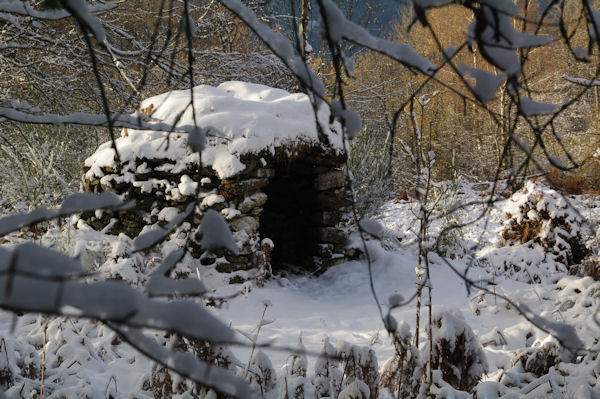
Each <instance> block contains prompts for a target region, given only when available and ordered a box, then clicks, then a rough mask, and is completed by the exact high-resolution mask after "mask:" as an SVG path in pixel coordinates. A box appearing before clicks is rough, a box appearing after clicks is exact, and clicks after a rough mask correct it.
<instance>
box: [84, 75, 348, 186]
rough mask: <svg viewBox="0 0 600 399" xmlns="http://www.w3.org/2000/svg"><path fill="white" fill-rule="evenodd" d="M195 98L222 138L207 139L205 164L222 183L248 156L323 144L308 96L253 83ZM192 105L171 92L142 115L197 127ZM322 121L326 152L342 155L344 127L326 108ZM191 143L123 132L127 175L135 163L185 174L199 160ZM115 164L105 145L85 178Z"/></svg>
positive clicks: (207, 124) (200, 117) (200, 116)
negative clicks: (146, 162)
mask: <svg viewBox="0 0 600 399" xmlns="http://www.w3.org/2000/svg"><path fill="white" fill-rule="evenodd" d="M193 96H194V110H195V114H196V118H195V119H196V124H197V126H199V127H201V128H203V129H206V128H211V129H210V131H211V132H212V133H216V132H220V133H217V134H219V135H220V136H221V137H208V138H207V142H206V148H205V149H204V150H203V151H202V163H203V164H204V165H208V166H212V168H213V169H214V170H215V171H216V172H217V174H218V175H219V177H220V178H222V179H224V178H229V177H232V176H234V175H236V174H237V173H239V172H241V171H242V170H244V169H245V165H244V164H243V163H242V162H241V161H240V157H241V156H242V155H244V154H248V153H259V152H261V151H263V150H267V151H270V152H271V153H274V152H275V149H276V148H279V147H290V148H292V147H294V146H297V145H299V144H307V145H314V146H320V145H321V144H322V143H321V142H320V140H319V135H318V131H317V124H316V121H315V112H314V110H313V106H312V104H311V102H310V100H309V98H308V96H307V95H306V94H302V93H293V94H292V93H288V92H287V91H285V90H280V89H274V88H271V87H268V86H263V85H258V84H253V83H245V82H225V83H223V84H221V85H219V86H218V87H212V86H205V85H201V86H196V87H194V89H193ZM190 99H191V93H190V90H178V91H171V92H167V93H164V94H160V95H157V96H154V97H151V98H149V99H147V100H144V101H143V102H142V104H141V106H140V109H141V110H146V113H148V111H149V110H151V112H150V116H149V118H151V119H152V120H158V121H162V122H166V123H169V124H172V123H175V122H176V121H177V123H176V126H177V127H183V126H188V127H189V126H193V125H194V119H193V111H192V107H191V106H190ZM178 118H179V120H177V119H178ZM317 119H318V121H319V124H320V125H321V129H322V132H323V133H324V135H325V137H327V139H328V141H329V143H328V144H327V149H328V150H329V151H334V152H337V153H341V152H342V151H343V141H342V140H343V139H342V134H341V132H342V129H341V125H340V124H339V123H338V122H334V123H333V124H330V123H329V119H330V111H329V107H328V106H327V104H325V103H322V104H321V105H320V107H319V109H318V112H317ZM182 130H185V129H182ZM209 136H210V135H209ZM167 137H168V144H167V140H166V138H167ZM187 140H188V136H187V134H184V133H171V134H168V133H166V132H152V131H138V130H132V129H123V131H122V132H121V137H120V138H118V139H117V140H116V144H117V150H118V152H119V157H120V159H121V161H122V162H123V165H124V169H125V170H124V173H125V174H126V172H127V169H128V168H129V169H132V170H130V171H129V172H132V173H135V172H136V170H135V169H136V168H137V167H138V166H136V165H135V162H134V161H135V160H136V158H137V159H168V160H170V161H173V162H174V163H172V164H171V163H165V164H164V165H161V170H162V171H165V172H173V173H177V172H180V171H182V170H185V169H186V167H188V166H189V165H191V164H195V163H197V161H198V154H197V153H192V152H191V151H190V150H188V148H187ZM127 161H129V164H128V165H127V164H126V163H127ZM115 163H116V162H115V153H114V150H113V148H112V144H111V143H110V142H108V143H104V144H102V145H101V146H100V147H99V148H98V150H97V151H96V152H95V153H94V154H93V155H92V156H90V157H89V158H88V159H87V160H86V161H85V166H86V167H88V168H89V170H88V172H87V173H86V177H87V178H92V177H94V176H96V177H101V176H103V172H102V168H111V169H113V170H114V166H115ZM137 172H138V173H140V171H137ZM141 173H143V172H141ZM126 180H127V179H126Z"/></svg>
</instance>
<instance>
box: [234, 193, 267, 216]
mask: <svg viewBox="0 0 600 399" xmlns="http://www.w3.org/2000/svg"><path fill="white" fill-rule="evenodd" d="M266 203H267V194H265V193H255V194H252V195H251V196H249V197H245V198H244V200H243V201H242V203H241V204H239V205H238V209H239V210H240V212H242V213H248V212H250V211H251V210H253V209H255V208H258V207H262V206H263V205H264V204H266Z"/></svg>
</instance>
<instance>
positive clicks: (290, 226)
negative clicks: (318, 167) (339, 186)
mask: <svg viewBox="0 0 600 399" xmlns="http://www.w3.org/2000/svg"><path fill="white" fill-rule="evenodd" d="M313 183H314V173H313V171H312V167H311V166H310V165H308V164H306V163H304V162H292V163H287V164H280V165H277V166H276V168H275V176H273V177H272V178H271V179H269V185H268V186H267V187H265V189H264V192H265V194H267V203H266V204H265V206H264V210H263V213H262V215H261V216H260V236H261V237H262V238H266V237H268V238H270V239H271V240H273V243H274V244H275V248H274V249H273V252H272V254H271V265H272V268H273V271H277V270H282V269H288V268H289V267H290V266H296V267H301V268H306V269H311V270H312V268H313V265H314V262H313V253H314V251H315V245H316V244H315V242H316V240H315V226H314V224H313V221H314V215H315V197H316V195H315V194H316V192H315V189H314V187H313Z"/></svg>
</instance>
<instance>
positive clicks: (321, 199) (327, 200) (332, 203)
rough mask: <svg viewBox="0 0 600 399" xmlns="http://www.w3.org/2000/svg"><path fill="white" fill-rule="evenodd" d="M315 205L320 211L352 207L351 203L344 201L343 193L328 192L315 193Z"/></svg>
mask: <svg viewBox="0 0 600 399" xmlns="http://www.w3.org/2000/svg"><path fill="white" fill-rule="evenodd" d="M336 191H337V190H336ZM317 205H318V206H319V208H321V209H329V210H331V209H333V210H336V209H341V208H346V207H348V206H350V205H352V201H350V200H349V199H346V198H345V196H344V193H340V192H329V191H328V192H320V193H317Z"/></svg>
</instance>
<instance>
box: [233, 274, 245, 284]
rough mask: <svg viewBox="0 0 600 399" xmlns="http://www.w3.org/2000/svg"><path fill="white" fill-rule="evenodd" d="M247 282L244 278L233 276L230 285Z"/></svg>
mask: <svg viewBox="0 0 600 399" xmlns="http://www.w3.org/2000/svg"><path fill="white" fill-rule="evenodd" d="M245 281H246V279H245V278H243V277H242V276H233V277H232V278H230V279H229V284H243V283H244V282H245Z"/></svg>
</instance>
